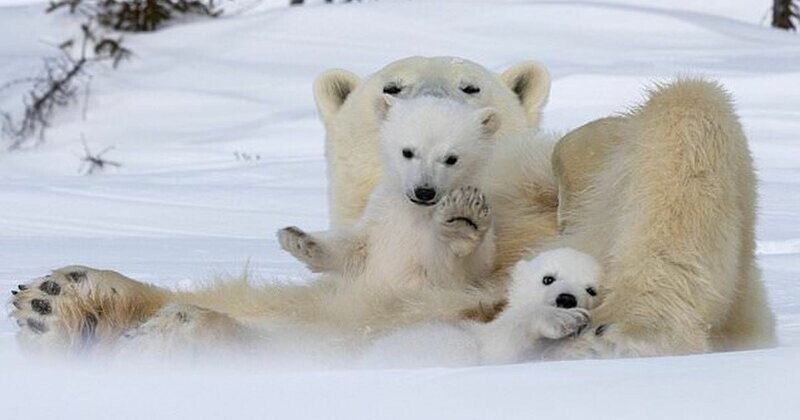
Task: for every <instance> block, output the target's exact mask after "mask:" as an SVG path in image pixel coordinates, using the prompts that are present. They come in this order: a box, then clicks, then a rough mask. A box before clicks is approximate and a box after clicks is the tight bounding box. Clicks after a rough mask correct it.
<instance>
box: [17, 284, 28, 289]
mask: <svg viewBox="0 0 800 420" xmlns="http://www.w3.org/2000/svg"><path fill="white" fill-rule="evenodd" d="M17 287H18V288H19V290H28V286H26V285H24V284H18V285H17Z"/></svg>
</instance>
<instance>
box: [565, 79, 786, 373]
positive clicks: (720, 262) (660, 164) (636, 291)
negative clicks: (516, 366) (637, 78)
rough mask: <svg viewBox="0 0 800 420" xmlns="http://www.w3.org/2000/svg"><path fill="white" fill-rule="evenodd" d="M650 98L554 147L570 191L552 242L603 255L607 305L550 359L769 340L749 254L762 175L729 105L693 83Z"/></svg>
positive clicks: (717, 90)
mask: <svg viewBox="0 0 800 420" xmlns="http://www.w3.org/2000/svg"><path fill="white" fill-rule="evenodd" d="M649 96H650V97H649V99H648V101H647V102H646V103H645V104H644V105H642V106H641V107H639V108H637V109H634V110H633V111H631V112H629V113H628V114H627V115H624V116H622V117H620V118H616V119H607V120H601V121H598V122H594V123H591V124H590V125H587V126H584V127H583V128H581V129H580V130H578V131H577V132H576V133H573V134H571V135H569V136H567V138H566V139H565V143H566V144H565V145H564V146H563V147H559V148H557V149H556V156H555V157H554V161H555V162H558V163H559V165H558V171H557V172H558V173H559V174H558V176H557V177H558V179H559V181H560V182H561V185H559V187H560V189H561V191H562V193H561V195H562V197H563V196H569V197H571V198H570V199H569V201H566V202H565V203H563V204H564V205H563V206H562V208H561V209H560V212H561V214H562V215H563V216H562V217H561V220H562V221H563V222H564V225H563V226H562V231H563V236H562V237H561V238H560V239H559V240H557V241H556V242H555V244H554V245H553V246H565V245H566V246H572V247H576V248H578V249H582V250H584V251H586V252H588V253H589V254H591V255H594V256H595V257H597V258H598V259H600V260H601V261H603V263H604V265H605V272H606V275H605V277H604V279H603V282H602V288H603V296H604V301H603V304H602V305H601V306H600V307H598V308H597V310H596V311H594V312H593V313H592V317H593V320H594V321H595V322H596V323H598V324H607V325H606V326H605V327H604V328H603V329H602V330H601V332H602V333H601V334H585V335H584V336H583V337H581V339H579V340H576V341H574V342H572V343H569V344H568V345H565V346H564V348H562V349H561V351H559V352H556V354H555V357H558V358H560V357H565V356H568V357H584V356H603V357H611V356H655V355H667V354H684V353H700V352H706V351H710V350H733V349H743V348H755V347H764V346H770V345H772V344H774V340H775V336H774V326H773V317H772V313H771V311H770V309H769V305H768V303H767V301H766V298H765V295H764V290H763V283H762V281H761V279H760V276H759V271H758V268H757V267H756V263H755V255H754V246H755V240H754V219H755V208H756V195H755V188H756V180H755V175H754V170H753V165H752V159H751V157H750V153H749V151H748V148H747V140H746V139H745V137H744V134H743V133H742V129H741V127H740V125H739V123H738V121H737V118H736V115H735V114H734V111H733V108H732V105H731V100H730V98H729V97H728V95H727V94H726V93H725V92H724V91H723V89H722V88H721V87H720V86H719V85H717V84H714V83H710V82H706V81H703V80H697V79H683V80H678V81H677V82H675V83H672V84H669V85H659V86H656V87H655V88H654V89H653V90H651V92H650V95H649ZM562 144H564V143H562ZM575 174H578V175H577V176H576V175H575Z"/></svg>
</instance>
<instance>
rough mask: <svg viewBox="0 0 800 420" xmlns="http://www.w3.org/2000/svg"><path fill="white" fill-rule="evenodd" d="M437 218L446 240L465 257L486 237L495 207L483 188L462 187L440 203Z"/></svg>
mask: <svg viewBox="0 0 800 420" xmlns="http://www.w3.org/2000/svg"><path fill="white" fill-rule="evenodd" d="M434 219H435V220H436V222H437V223H438V224H439V231H440V234H441V236H442V239H444V240H445V241H447V242H448V243H449V244H450V247H451V249H452V250H453V251H454V252H455V253H456V254H457V255H459V256H464V255H467V254H469V253H471V252H472V251H473V250H474V249H475V247H476V246H477V245H478V244H479V243H480V241H481V240H483V237H484V235H485V234H486V231H487V230H488V229H489V226H490V225H491V209H490V208H489V204H488V203H487V202H486V197H484V195H483V194H482V193H481V192H480V190H478V189H477V188H475V187H461V188H458V189H456V190H455V191H453V192H451V193H450V194H448V195H447V196H445V197H444V198H443V199H442V200H441V201H440V202H439V204H438V206H437V208H436V212H435V213H434Z"/></svg>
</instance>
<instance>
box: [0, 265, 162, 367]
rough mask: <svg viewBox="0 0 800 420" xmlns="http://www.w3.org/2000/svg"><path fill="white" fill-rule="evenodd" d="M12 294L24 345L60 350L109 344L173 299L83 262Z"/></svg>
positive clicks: (65, 350) (24, 286)
mask: <svg viewBox="0 0 800 420" xmlns="http://www.w3.org/2000/svg"><path fill="white" fill-rule="evenodd" d="M12 294H13V295H14V296H13V299H12V303H13V305H14V308H15V310H14V311H13V312H12V313H11V317H12V318H14V319H15V320H16V322H17V324H18V325H19V327H20V330H19V332H18V333H17V336H18V341H19V342H20V344H21V345H22V346H24V347H26V348H29V349H32V350H43V351H46V352H54V353H60V354H65V353H66V354H68V353H72V352H80V351H89V350H92V349H94V348H108V347H109V346H110V345H113V343H114V342H115V341H116V339H117V338H118V337H119V336H120V335H121V334H122V333H123V332H124V331H126V330H128V329H130V328H132V327H134V326H137V325H139V324H140V323H141V322H143V321H144V320H146V319H147V318H149V317H150V316H151V315H152V314H153V313H155V312H156V311H157V310H158V309H159V308H160V307H161V306H163V305H164V303H165V302H167V300H168V299H169V298H170V292H169V291H167V290H165V289H161V288H158V287H155V286H151V285H147V284H144V283H139V282H137V281H134V280H131V279H129V278H127V277H125V276H123V275H121V274H119V273H116V272H113V271H104V270H95V269H92V268H88V267H81V266H71V267H64V268H61V269H58V270H55V271H53V272H52V273H51V274H49V275H47V276H45V277H42V278H38V279H35V280H33V281H31V282H29V283H27V284H21V285H20V286H19V290H14V291H12Z"/></svg>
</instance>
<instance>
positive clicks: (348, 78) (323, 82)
mask: <svg viewBox="0 0 800 420" xmlns="http://www.w3.org/2000/svg"><path fill="white" fill-rule="evenodd" d="M360 81H361V78H359V77H358V76H356V75H355V74H353V73H351V72H349V71H347V70H340V69H334V70H328V71H326V72H324V73H322V74H320V75H319V76H317V79H316V80H315V81H314V100H315V101H316V102H317V112H319V116H320V117H322V121H323V122H325V123H326V124H327V123H328V121H329V120H330V119H331V118H332V117H333V116H334V115H336V112H337V111H339V108H341V107H342V105H343V104H344V101H345V100H346V99H347V97H348V96H349V95H350V94H351V93H353V91H354V90H355V89H356V87H357V86H358V83H359V82H360Z"/></svg>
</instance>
